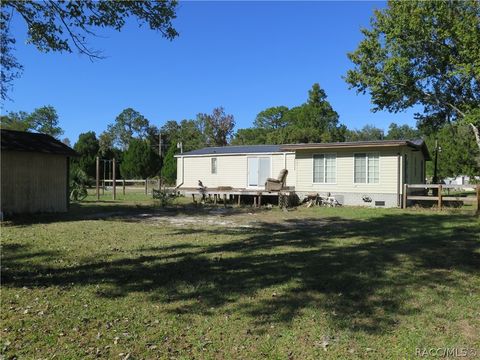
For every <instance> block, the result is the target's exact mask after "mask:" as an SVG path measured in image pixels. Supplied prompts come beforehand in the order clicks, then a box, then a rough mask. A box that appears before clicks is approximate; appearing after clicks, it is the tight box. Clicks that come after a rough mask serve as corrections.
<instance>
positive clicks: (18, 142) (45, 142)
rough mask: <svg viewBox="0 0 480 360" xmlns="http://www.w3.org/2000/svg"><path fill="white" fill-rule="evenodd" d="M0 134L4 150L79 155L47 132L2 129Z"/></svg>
mask: <svg viewBox="0 0 480 360" xmlns="http://www.w3.org/2000/svg"><path fill="white" fill-rule="evenodd" d="M0 136H1V143H2V151H8V150H9V151H28V152H40V153H44V154H57V155H65V156H78V154H77V153H76V152H75V150H73V149H72V148H70V147H69V146H67V145H65V144H64V143H62V142H61V141H59V140H57V139H55V138H54V137H53V136H50V135H47V134H40V133H31V132H25V131H15V130H5V129H1V133H0Z"/></svg>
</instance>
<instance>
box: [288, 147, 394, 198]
mask: <svg viewBox="0 0 480 360" xmlns="http://www.w3.org/2000/svg"><path fill="white" fill-rule="evenodd" d="M399 150H400V149H398V148H397V149H389V150H365V149H364V148H359V149H337V150H330V149H329V150H324V149H322V150H315V151H313V150H303V151H297V158H296V163H297V164H296V168H297V184H296V186H295V189H296V190H297V191H307V192H345V193H348V192H350V193H358V192H365V193H373V192H376V193H385V194H395V193H397V186H398V185H397V184H398V182H397V180H398V177H397V168H398V162H397V161H398V155H397V154H398V152H399ZM331 153H334V154H336V155H337V166H336V168H337V175H336V183H335V184H317V183H316V184H314V183H313V155H315V154H331ZM355 153H377V154H379V182H378V183H375V184H356V183H354V179H353V176H354V171H353V167H354V154H355Z"/></svg>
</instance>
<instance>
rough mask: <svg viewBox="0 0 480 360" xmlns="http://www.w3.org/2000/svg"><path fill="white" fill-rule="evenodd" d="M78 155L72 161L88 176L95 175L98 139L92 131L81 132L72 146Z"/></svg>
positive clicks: (98, 149) (98, 146)
mask: <svg viewBox="0 0 480 360" xmlns="http://www.w3.org/2000/svg"><path fill="white" fill-rule="evenodd" d="M73 148H74V150H75V151H76V152H77V153H78V154H79V155H80V157H79V158H77V159H74V163H75V164H76V165H77V166H78V167H79V168H80V169H81V170H82V171H83V172H84V173H85V174H87V176H89V177H92V178H94V177H96V171H97V170H96V161H97V160H96V157H97V156H98V153H99V151H100V145H99V141H98V139H97V136H96V135H95V132H94V131H89V132H86V133H82V134H80V135H79V136H78V140H77V142H76V143H75V145H74V146H73Z"/></svg>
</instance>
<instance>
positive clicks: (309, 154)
mask: <svg viewBox="0 0 480 360" xmlns="http://www.w3.org/2000/svg"><path fill="white" fill-rule="evenodd" d="M176 157H177V187H178V188H179V189H180V190H182V189H189V188H190V189H193V188H197V187H198V181H201V182H202V183H203V185H204V186H206V187H207V188H209V189H212V188H218V187H231V188H234V189H249V190H259V191H260V190H262V189H263V188H264V185H265V180H266V179H267V178H268V177H277V175H278V174H279V173H280V171H281V170H282V169H287V170H288V176H287V179H286V184H285V186H286V187H287V188H288V189H290V190H292V191H294V192H295V193H296V194H297V195H298V196H299V197H300V198H302V197H304V196H305V195H307V194H312V193H318V194H320V195H327V194H329V193H330V194H331V195H332V196H334V197H335V198H336V199H337V200H338V201H339V202H340V203H342V204H344V205H366V206H385V207H395V206H400V205H401V199H402V191H403V184H411V183H417V184H418V183H424V182H425V161H428V160H430V155H429V153H428V150H427V147H426V145H425V143H424V142H423V141H421V140H420V141H406V140H398V141H397V140H385V141H361V142H343V143H312V144H289V145H251V146H225V147H209V148H204V149H199V150H194V151H190V152H187V153H183V154H179V155H177V156H176Z"/></svg>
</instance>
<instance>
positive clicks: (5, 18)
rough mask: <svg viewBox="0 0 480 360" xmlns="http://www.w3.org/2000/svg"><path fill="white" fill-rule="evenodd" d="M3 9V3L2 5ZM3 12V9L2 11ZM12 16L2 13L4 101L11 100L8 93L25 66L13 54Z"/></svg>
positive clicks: (0, 42)
mask: <svg viewBox="0 0 480 360" xmlns="http://www.w3.org/2000/svg"><path fill="white" fill-rule="evenodd" d="M1 6H2V7H3V2H2V5H1ZM2 10H3V9H2ZM9 25H10V14H8V13H7V12H4V11H1V12H0V54H2V56H0V68H1V71H0V73H1V76H0V80H1V81H0V96H1V98H2V99H3V100H5V99H10V98H9V96H8V95H7V94H8V91H9V90H11V88H12V83H13V81H14V80H15V79H16V78H18V77H20V75H21V73H22V70H23V66H22V65H20V63H19V62H18V61H17V59H16V58H15V56H13V54H12V52H13V50H14V45H15V42H16V41H15V38H13V37H12V36H11V35H10V33H9Z"/></svg>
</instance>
